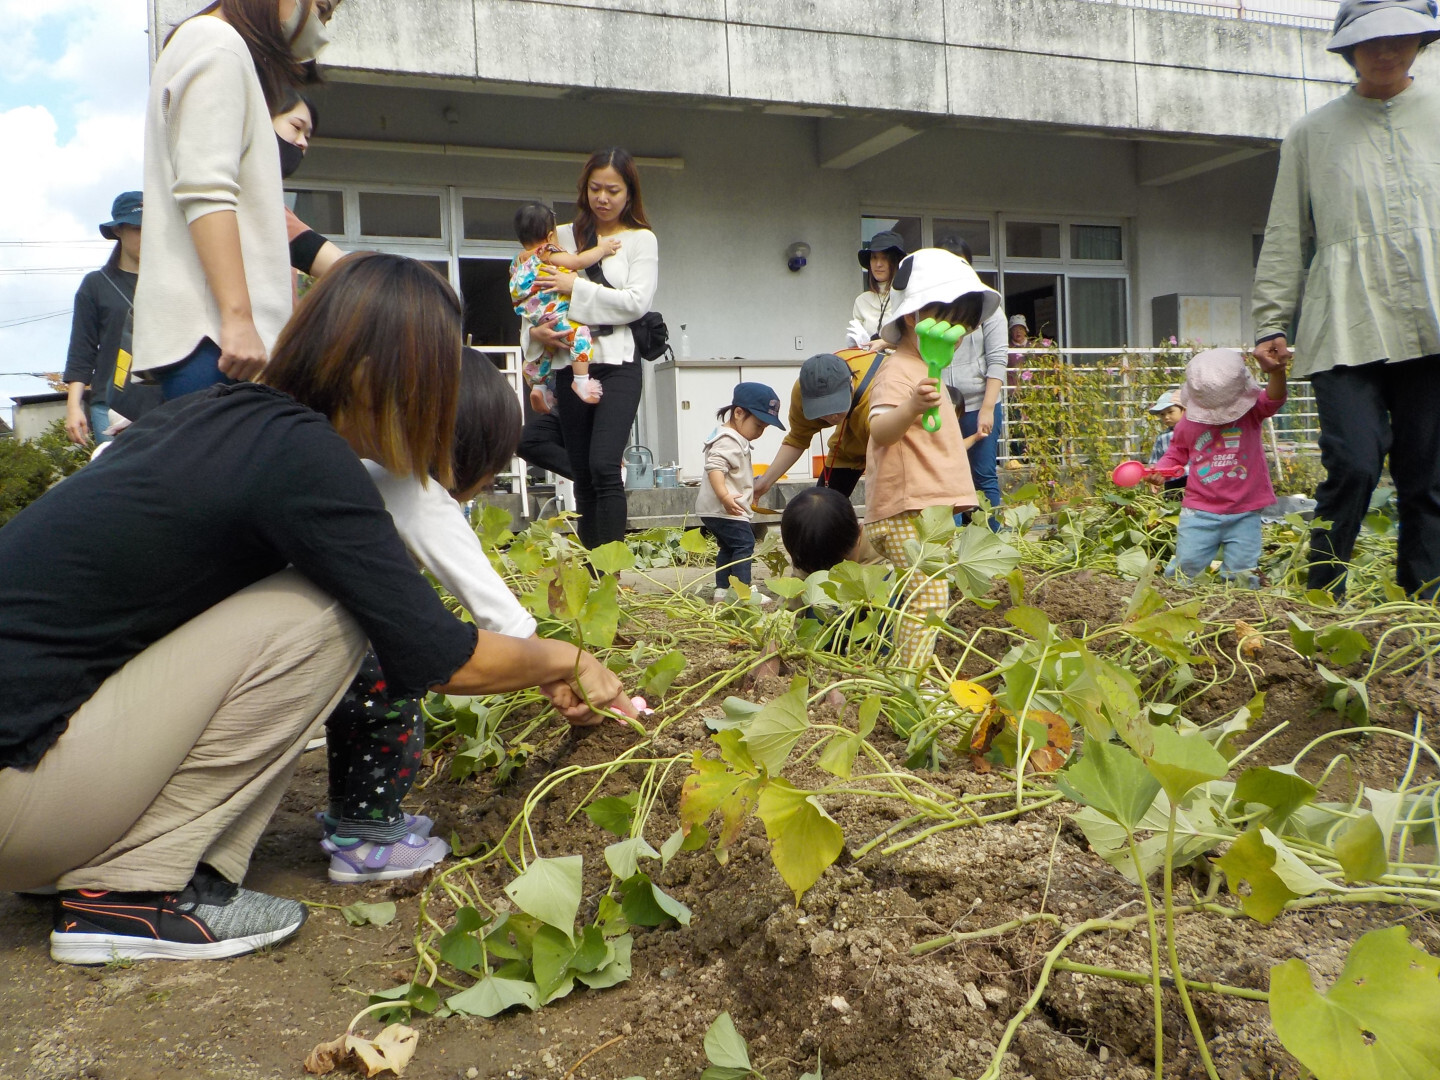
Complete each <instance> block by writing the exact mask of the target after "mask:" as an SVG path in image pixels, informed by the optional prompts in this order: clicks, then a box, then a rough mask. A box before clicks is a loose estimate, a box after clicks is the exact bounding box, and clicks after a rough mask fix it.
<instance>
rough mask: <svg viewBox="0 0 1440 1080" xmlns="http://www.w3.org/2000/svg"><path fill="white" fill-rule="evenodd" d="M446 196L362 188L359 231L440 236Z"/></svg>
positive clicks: (432, 238)
mask: <svg viewBox="0 0 1440 1080" xmlns="http://www.w3.org/2000/svg"><path fill="white" fill-rule="evenodd" d="M443 203H444V200H443V198H442V196H441V195H440V194H439V193H438V192H437V193H436V194H433V195H430V194H419V193H412V192H398V191H362V192H360V233H361V235H363V236H402V237H412V238H415V239H422V240H439V239H441V238H442V237H443V236H444V233H443V231H442V229H441V221H442V217H443V215H442V212H441V211H442V207H443Z"/></svg>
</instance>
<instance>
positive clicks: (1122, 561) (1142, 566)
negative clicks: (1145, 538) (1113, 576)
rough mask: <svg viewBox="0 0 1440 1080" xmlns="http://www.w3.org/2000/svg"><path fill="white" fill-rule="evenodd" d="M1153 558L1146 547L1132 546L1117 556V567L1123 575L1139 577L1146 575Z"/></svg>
mask: <svg viewBox="0 0 1440 1080" xmlns="http://www.w3.org/2000/svg"><path fill="white" fill-rule="evenodd" d="M1152 562H1153V560H1152V559H1151V558H1150V555H1149V553H1148V552H1146V550H1145V549H1144V548H1140V547H1132V548H1127V549H1126V550H1124V551H1122V552H1120V554H1119V555H1116V556H1115V569H1116V570H1118V571H1119V572H1120V575H1121V576H1122V577H1127V578H1139V577H1141V576H1143V575H1144V573H1145V570H1146V568H1147V567H1149V566H1151V564H1152Z"/></svg>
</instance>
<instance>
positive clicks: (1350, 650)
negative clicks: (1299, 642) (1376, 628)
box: [1315, 626, 1370, 667]
mask: <svg viewBox="0 0 1440 1080" xmlns="http://www.w3.org/2000/svg"><path fill="white" fill-rule="evenodd" d="M1315 647H1316V649H1317V650H1318V651H1319V652H1321V653H1323V654H1324V656H1325V659H1326V660H1327V661H1328V662H1330V663H1332V664H1334V665H1335V666H1336V667H1345V666H1347V665H1349V664H1353V663H1355V662H1356V661H1358V660H1359V659H1360V658H1361V657H1364V656H1369V655H1370V642H1369V641H1367V640H1366V639H1365V635H1364V634H1362V633H1360V631H1358V630H1352V629H1350V628H1349V627H1348V626H1327V627H1326V628H1325V629H1324V630H1321V631H1320V633H1318V634H1316V635H1315Z"/></svg>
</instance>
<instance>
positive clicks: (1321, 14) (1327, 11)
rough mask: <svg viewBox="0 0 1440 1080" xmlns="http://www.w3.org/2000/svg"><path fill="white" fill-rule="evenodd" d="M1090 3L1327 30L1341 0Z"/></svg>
mask: <svg viewBox="0 0 1440 1080" xmlns="http://www.w3.org/2000/svg"><path fill="white" fill-rule="evenodd" d="M1089 2H1091V3H1101V4H1118V5H1119V6H1121V7H1131V8H1148V9H1150V10H1152V11H1178V12H1181V13H1182V14H1186V15H1208V16H1210V17H1211V18H1218V19H1246V20H1248V21H1250V22H1263V23H1274V24H1277V25H1280V26H1302V27H1306V28H1309V29H1316V30H1328V29H1330V27H1331V26H1332V25H1333V24H1334V22H1335V11H1336V9H1337V8H1339V7H1340V3H1339V0H1256V2H1255V3H1253V4H1251V3H1245V2H1243V0H1234V2H1233V3H1226V2H1225V0H1211V2H1209V3H1190V2H1188V0H1089Z"/></svg>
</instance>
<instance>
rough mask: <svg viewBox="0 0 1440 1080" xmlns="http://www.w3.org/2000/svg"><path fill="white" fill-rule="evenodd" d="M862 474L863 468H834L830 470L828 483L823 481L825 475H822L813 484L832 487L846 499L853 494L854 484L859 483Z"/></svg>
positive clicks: (863, 473) (863, 472)
mask: <svg viewBox="0 0 1440 1080" xmlns="http://www.w3.org/2000/svg"><path fill="white" fill-rule="evenodd" d="M864 475H865V470H864V469H840V468H835V469H831V470H830V482H829V483H828V484H827V483H826V482H825V477H823V476H822V477H821V478H820V480H819V482H818V483H816V485H815V486H816V487H828V488H834V489H835V490H836V491H838V492H840V494H841V495H844V496H845V497H846V498H847V499H848V498H849V497H850V496H851V495H854V494H855V485H856V484H858V483H860V478H861V477H862V476H864Z"/></svg>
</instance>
